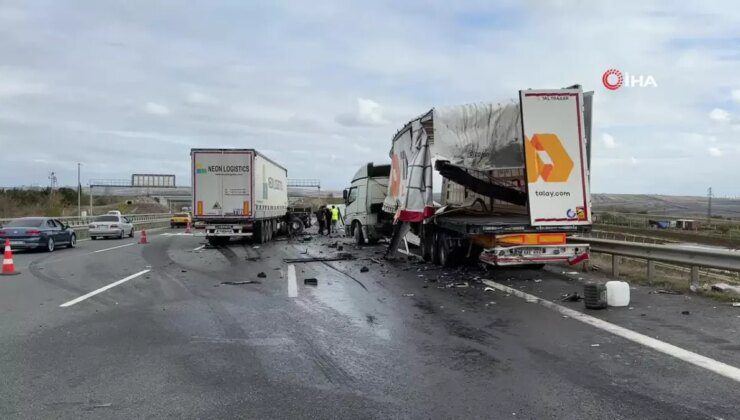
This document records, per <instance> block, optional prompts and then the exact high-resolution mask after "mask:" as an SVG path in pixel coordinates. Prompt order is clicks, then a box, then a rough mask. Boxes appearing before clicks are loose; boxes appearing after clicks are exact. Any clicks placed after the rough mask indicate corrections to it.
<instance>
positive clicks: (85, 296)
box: [59, 269, 152, 308]
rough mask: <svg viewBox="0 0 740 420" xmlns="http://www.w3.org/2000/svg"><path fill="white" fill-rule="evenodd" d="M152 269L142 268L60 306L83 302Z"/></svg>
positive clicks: (64, 306)
mask: <svg viewBox="0 0 740 420" xmlns="http://www.w3.org/2000/svg"><path fill="white" fill-rule="evenodd" d="M150 271H152V270H151V269H147V270H141V271H139V272H138V273H136V274H132V275H130V276H128V277H126V278H123V279H121V280H118V281H116V282H113V283H111V284H109V285H107V286H103V287H101V288H100V289H98V290H94V291H92V292H90V293H88V294H86V295H82V296H80V297H78V298H77V299H72V300H70V301H69V302H66V303H62V304H61V305H59V307H60V308H66V307H67V306H72V305H74V304H76V303H80V302H82V301H83V300H85V299H87V298H91V297H93V296H95V295H97V294H98V293H103V292H105V291H106V290H108V289H110V288H113V287H116V286H118V285H119V284H122V283H126V282H127V281H129V280H132V279H135V278H137V277H139V276H140V275H142V274H146V273H148V272H150Z"/></svg>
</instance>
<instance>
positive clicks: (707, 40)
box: [0, 0, 740, 195]
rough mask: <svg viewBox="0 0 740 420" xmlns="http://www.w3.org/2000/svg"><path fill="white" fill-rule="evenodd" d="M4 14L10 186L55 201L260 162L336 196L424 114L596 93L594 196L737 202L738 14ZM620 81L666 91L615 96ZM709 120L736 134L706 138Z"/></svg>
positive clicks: (539, 10) (368, 9)
mask: <svg viewBox="0 0 740 420" xmlns="http://www.w3.org/2000/svg"><path fill="white" fill-rule="evenodd" d="M2 3H3V5H2V6H0V56H2V57H5V58H6V59H5V60H3V62H2V64H0V110H2V112H0V142H1V143H2V147H1V148H0V149H1V150H2V152H0V166H1V167H3V169H4V171H2V172H1V173H0V186H2V185H28V184H32V183H39V184H45V183H46V182H47V180H46V172H48V170H55V171H56V172H57V173H58V174H59V179H60V183H62V184H65V183H66V184H69V185H74V183H75V182H76V167H75V165H74V163H75V162H76V161H77V160H78V159H80V160H83V161H84V162H87V163H88V164H87V165H86V166H85V168H84V172H83V176H84V177H85V178H88V177H89V178H128V177H129V176H130V174H131V173H133V172H144V171H147V172H149V171H151V172H154V171H162V172H167V173H174V174H176V175H177V176H178V179H179V180H180V179H184V180H188V179H189V163H188V162H189V149H190V148H191V147H254V148H256V149H258V150H263V149H269V150H275V151H278V153H276V154H275V156H270V157H271V158H273V159H275V160H276V161H278V162H280V163H281V164H282V165H284V166H285V167H286V168H288V170H289V174H290V175H291V176H292V177H298V178H320V179H321V180H322V184H323V186H324V187H325V188H327V189H339V188H342V187H343V186H344V185H345V184H346V182H347V180H348V179H349V178H350V177H351V176H352V174H353V173H354V172H355V171H356V170H357V168H358V167H359V166H360V165H362V164H363V163H365V162H368V161H371V160H372V161H374V162H376V163H386V162H388V159H389V158H388V150H389V148H390V138H391V137H392V136H393V134H394V133H395V132H396V130H398V129H399V128H401V126H402V125H403V124H404V123H405V122H406V121H409V120H410V119H412V118H414V117H416V116H418V115H419V114H420V113H422V112H424V111H426V110H429V109H430V108H432V107H435V106H445V105H456V104H462V103H471V102H478V101H494V102H499V101H501V102H503V101H507V100H509V99H511V98H516V97H517V93H518V91H519V90H520V89H527V88H533V89H534V88H549V87H560V86H568V85H571V84H573V83H579V84H582V85H583V87H584V90H593V91H594V92H595V93H594V119H593V133H595V136H594V140H595V141H594V143H593V146H594V147H593V151H592V153H593V177H592V190H593V191H595V192H636V193H678V194H691V193H695V194H701V193H703V188H699V187H698V186H699V185H713V186H714V187H715V188H717V189H720V190H724V191H727V193H728V194H735V195H740V185H738V184H737V183H736V182H735V181H734V180H736V179H738V178H740V168H739V167H738V166H737V165H733V163H734V162H733V159H729V158H724V159H723V158H716V157H713V156H711V155H710V154H709V151H708V150H707V148H708V147H710V146H712V147H716V148H717V149H719V150H720V151H721V152H722V153H723V156H725V157H729V156H733V157H734V156H735V155H736V154H737V153H740V148H739V146H738V145H737V139H738V137H737V136H738V133H740V119H738V115H740V108H739V107H738V103H740V102H739V99H738V96H739V93H737V92H736V91H738V90H740V86H739V85H738V84H737V83H738V81H737V69H738V68H739V67H740V55H738V54H737V51H736V50H737V48H735V45H736V44H737V39H739V38H740V26H739V25H738V24H737V22H738V21H740V8H738V7H736V5H735V4H734V3H732V2H730V1H727V0H720V1H717V2H704V3H702V4H693V3H690V2H683V3H680V4H671V5H666V4H661V3H657V4H654V3H647V2H644V1H640V0H623V1H622V2H620V7H617V8H614V7H609V6H608V5H604V4H602V3H600V2H583V1H580V2H579V1H577V0H553V1H546V2H531V1H528V2H526V1H525V2H484V1H480V0H459V1H455V2H449V1H442V0H432V1H423V2H422V1H421V0H410V1H409V2H401V3H399V2H369V3H368V2H366V3H361V2H359V1H339V0H327V1H321V2H302V1H298V0H287V1H285V2H232V1H228V0H214V1H213V2H200V3H194V4H193V5H192V6H190V7H187V8H183V7H180V6H178V5H177V4H175V3H170V2H157V5H156V7H149V4H148V3H147V2H145V1H143V0H130V1H128V2H124V3H122V4H121V5H119V6H120V7H118V6H117V7H116V8H113V9H112V8H111V7H110V6H109V5H106V4H104V3H101V2H88V4H86V7H84V8H65V7H63V6H60V5H57V3H55V2H50V3H49V4H47V5H46V7H39V6H38V5H35V4H34V2H27V1H21V0H9V1H5V2H2ZM6 4H7V5H6ZM359 6H362V11H363V19H356V15H357V10H358V7H359ZM9 9H12V10H9ZM545 19H546V20H547V22H548V24H547V25H542V22H543V21H544V20H545ZM152 22H156V23H157V24H156V25H153V24H152ZM574 27H577V28H578V31H573V28H574ZM173 28H176V29H177V30H173ZM418 28H434V30H433V31H420V30H418ZM646 40H649V42H648V41H646ZM562 45H568V48H567V49H563V48H561V47H562ZM532 57H537V60H536V61H537V62H538V63H547V67H548V71H546V72H543V71H542V66H540V65H537V64H533V61H532ZM612 67H615V68H619V69H620V70H622V71H623V72H629V74H630V75H640V74H642V75H652V76H653V77H654V78H655V80H656V82H657V84H658V87H657V88H652V87H651V88H631V87H627V86H623V87H622V88H620V89H619V90H617V91H609V90H607V89H606V88H604V87H603V85H602V84H601V75H602V74H603V72H604V70H606V69H608V68H612ZM512 69H515V70H512ZM697 74H700V75H702V77H696V75H697ZM148 103H152V104H153V105H148ZM713 108H718V109H721V110H723V111H724V112H726V113H727V114H726V117H720V120H722V118H726V120H727V121H719V122H720V123H714V124H712V122H713V120H710V119H708V114H709V113H710V111H712V109H713ZM132 111H134V112H132ZM607 133H608V136H609V137H607V136H606V134H607ZM686 133H695V134H696V135H695V136H690V135H686ZM609 138H611V139H612V140H613V142H612V141H611V140H609ZM616 139H619V141H617V140H616ZM100 145H105V147H101V146H100ZM612 146H613V147H612ZM50 148H53V149H54V151H55V153H56V154H58V156H54V157H53V158H54V159H52V157H46V156H41V155H39V154H38V153H39V152H38V151H39V150H49V149H50ZM332 155H334V157H335V160H334V161H333V162H332V164H328V162H330V159H331V156H332ZM631 157H634V158H635V159H634V160H638V159H639V162H637V163H638V164H633V163H632V162H633V159H632V158H631ZM34 158H41V159H47V160H49V161H53V162H56V163H54V165H56V166H53V167H52V164H51V163H49V164H42V163H34V162H32V159H34ZM609 159H611V160H609ZM69 162H71V164H68V163H69ZM93 162H94V163H93ZM687 165H690V167H691V169H692V170H691V171H685V170H683V171H682V170H680V168H682V167H687ZM605 167H608V169H610V170H604V168H605ZM615 170H618V171H619V176H618V177H615V176H614V173H615V172H614V171H615Z"/></svg>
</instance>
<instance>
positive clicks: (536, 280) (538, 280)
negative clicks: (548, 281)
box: [534, 279, 542, 283]
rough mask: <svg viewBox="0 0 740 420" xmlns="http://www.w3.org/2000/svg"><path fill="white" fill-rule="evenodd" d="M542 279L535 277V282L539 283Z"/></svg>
mask: <svg viewBox="0 0 740 420" xmlns="http://www.w3.org/2000/svg"><path fill="white" fill-rule="evenodd" d="M541 281H542V279H534V282H535V283H539V282H541Z"/></svg>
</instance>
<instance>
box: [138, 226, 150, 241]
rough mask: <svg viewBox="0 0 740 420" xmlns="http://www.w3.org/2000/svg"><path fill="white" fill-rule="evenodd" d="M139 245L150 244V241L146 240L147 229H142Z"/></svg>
mask: <svg viewBox="0 0 740 420" xmlns="http://www.w3.org/2000/svg"><path fill="white" fill-rule="evenodd" d="M139 243H140V244H148V243H149V241H147V240H146V229H142V230H141V236H140V238H139Z"/></svg>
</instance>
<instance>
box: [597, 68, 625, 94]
mask: <svg viewBox="0 0 740 420" xmlns="http://www.w3.org/2000/svg"><path fill="white" fill-rule="evenodd" d="M610 76H614V77H610ZM615 77H616V79H617V80H616V82H614V83H612V82H611V81H610V80H609V79H611V80H612V81H613V80H614V79H615ZM601 83H603V84H604V87H605V88H607V89H609V90H617V89H619V88H620V87H621V86H622V83H624V77H623V76H622V72H621V71H619V70H617V69H609V70H607V71H605V72H604V75H603V76H601Z"/></svg>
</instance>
